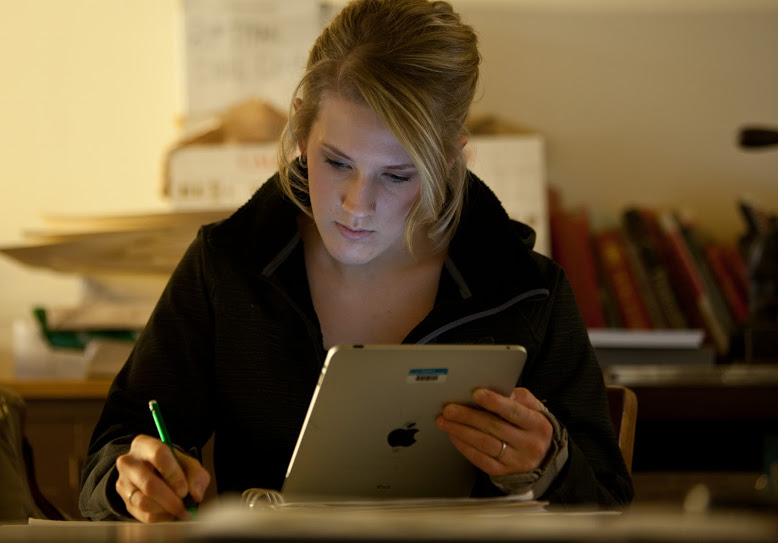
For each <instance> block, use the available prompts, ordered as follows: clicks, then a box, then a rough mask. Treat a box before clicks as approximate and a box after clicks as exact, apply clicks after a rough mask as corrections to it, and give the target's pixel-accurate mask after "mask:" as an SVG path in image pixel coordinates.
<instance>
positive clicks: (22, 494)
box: [0, 387, 65, 524]
mask: <svg viewBox="0 0 778 543" xmlns="http://www.w3.org/2000/svg"><path fill="white" fill-rule="evenodd" d="M25 407H26V406H25V404H24V400H23V399H22V398H21V397H20V396H19V395H18V394H16V393H15V392H13V391H12V390H9V389H6V388H3V387H0V481H2V484H0V524H9V523H26V522H27V520H28V519H29V518H39V519H49V520H65V516H64V515H63V514H62V512H61V511H60V510H59V509H58V508H56V507H55V506H54V505H53V504H52V503H51V502H49V501H48V500H47V499H46V497H45V496H44V495H43V494H42V493H41V491H40V489H39V488H38V483H37V481H36V478H35V464H34V462H33V457H32V447H31V446H30V443H29V441H28V440H27V436H26V435H25V432H24V423H25Z"/></svg>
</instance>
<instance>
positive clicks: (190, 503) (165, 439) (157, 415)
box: [149, 400, 197, 517]
mask: <svg viewBox="0 0 778 543" xmlns="http://www.w3.org/2000/svg"><path fill="white" fill-rule="evenodd" d="M149 409H151V416H152V417H154V423H155V424H156V425H157V432H159V439H161V440H162V443H164V444H165V445H167V446H168V447H170V452H172V453H173V458H175V459H176V462H178V456H176V448H175V447H174V446H173V441H172V440H171V439H170V434H169V433H168V431H167V426H166V425H165V420H164V419H163V418H162V411H161V410H160V409H159V404H158V403H157V400H151V401H150V402H149ZM179 464H180V463H179ZM184 506H185V507H186V510H187V511H189V514H190V515H192V517H195V516H197V502H195V501H194V498H193V497H192V495H191V494H187V495H186V497H185V498H184Z"/></svg>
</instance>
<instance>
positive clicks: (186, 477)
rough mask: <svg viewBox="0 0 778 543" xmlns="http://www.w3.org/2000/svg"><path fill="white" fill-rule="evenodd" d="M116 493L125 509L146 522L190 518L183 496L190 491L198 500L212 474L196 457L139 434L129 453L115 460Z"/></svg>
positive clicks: (199, 500)
mask: <svg viewBox="0 0 778 543" xmlns="http://www.w3.org/2000/svg"><path fill="white" fill-rule="evenodd" d="M116 469H117V470H118V472H119V478H118V479H117V480H116V492H118V493H119V496H121V498H122V500H124V503H125V505H126V506H127V511H128V512H129V513H130V514H131V515H132V516H133V517H135V518H136V519H138V520H140V521H141V522H145V523H152V522H162V521H171V520H175V519H188V518H190V515H189V512H188V511H187V510H186V507H184V502H183V498H185V497H186V495H187V494H191V496H192V498H194V500H195V501H196V502H198V503H199V502H201V501H202V499H203V496H204V495H205V489H206V488H207V487H208V484H209V483H210V481H211V475H210V474H209V473H208V471H207V470H206V469H205V468H203V466H202V465H201V464H200V462H198V461H197V460H196V459H194V458H192V457H191V456H188V455H186V454H183V453H180V452H178V453H177V454H176V456H173V452H172V451H171V450H170V447H169V446H167V445H165V444H164V443H162V441H160V440H159V439H157V438H155V437H151V436H147V435H139V436H137V437H135V439H133V440H132V444H131V445H130V452H129V453H127V454H123V455H122V456H120V457H119V458H117V459H116Z"/></svg>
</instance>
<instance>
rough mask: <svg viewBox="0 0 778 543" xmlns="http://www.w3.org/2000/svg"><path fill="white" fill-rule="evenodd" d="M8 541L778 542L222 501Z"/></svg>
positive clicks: (728, 525) (624, 521) (548, 520)
mask: <svg viewBox="0 0 778 543" xmlns="http://www.w3.org/2000/svg"><path fill="white" fill-rule="evenodd" d="M0 540H2V541H9V542H15V541H55V542H56V541H87V542H88V541H108V540H110V541H116V542H118V543H121V542H124V541H127V542H130V541H159V542H166V541H194V542H211V541H212V542H216V541H219V542H222V541H298V542H299V541H311V542H316V541H327V542H334V541H352V542H353V541H382V542H387V541H405V542H409V541H417V542H421V541H427V542H430V541H437V542H442V541H449V542H462V541H479V542H492V541H493V542H497V541H500V542H504V541H545V542H568V541H570V542H572V541H577V542H589V541H592V542H594V541H598V542H609V541H613V542H626V541H635V542H643V543H646V542H652V541H657V542H659V541H661V542H708V541H710V542H714V541H715V542H724V541H726V542H730V541H738V542H776V541H778V521H776V516H775V511H772V512H769V513H765V512H762V513H758V512H753V511H734V510H733V511H730V510H726V511H714V512H710V511H704V510H702V511H697V512H694V511H688V512H683V511H680V510H678V509H669V508H668V509H658V508H652V509H640V508H634V507H633V508H632V510H630V511H629V512H627V513H624V514H618V513H603V512H599V513H597V512H546V511H539V510H537V509H534V508H524V510H522V508H521V507H519V508H517V509H512V508H511V507H510V506H496V507H492V506H486V507H481V506H477V507H469V506H463V507H457V506H450V507H441V508H431V509H430V508H421V509H406V510H393V509H388V510H383V509H375V508H374V509H361V510H360V509H359V508H357V509H351V508H348V507H343V506H338V507H329V508H328V507H324V508H321V507H319V508H309V507H304V508H296V507H294V508H284V509H272V510H270V509H263V510H255V511H249V510H246V509H244V508H237V507H235V506H229V507H223V506H219V507H217V508H216V509H215V510H211V511H209V512H203V514H202V515H201V516H200V518H199V519H198V520H196V521H190V522H186V523H168V524H161V525H156V526H146V525H142V524H139V523H116V522H94V523H90V522H64V523H63V522H46V521H43V522H40V521H38V522H36V523H33V524H29V525H18V526H11V525H9V526H0Z"/></svg>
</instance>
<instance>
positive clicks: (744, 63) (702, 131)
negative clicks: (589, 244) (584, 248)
mask: <svg viewBox="0 0 778 543" xmlns="http://www.w3.org/2000/svg"><path fill="white" fill-rule="evenodd" d="M536 3H537V2H521V3H520V4H521V6H518V7H517V6H515V5H514V6H508V5H507V2H506V1H503V2H495V1H492V2H486V4H485V5H479V6H478V7H477V8H475V7H472V8H471V7H470V6H468V7H467V8H466V10H465V13H466V14H467V15H468V19H469V20H470V22H471V23H472V24H473V25H474V26H475V27H476V28H477V29H480V31H481V38H482V51H483V56H484V86H483V98H482V99H481V101H480V103H478V104H477V105H476V108H478V109H483V110H487V111H500V112H502V113H503V114H504V115H505V116H507V117H509V118H511V119H512V120H514V121H517V122H519V123H521V124H523V125H525V126H527V127H528V128H531V129H534V130H537V131H539V132H541V133H542V134H544V136H545V137H546V138H547V150H548V157H547V160H548V179H549V182H551V183H553V184H555V185H557V186H558V187H559V188H560V189H561V192H562V194H563V196H564V198H565V201H567V202H568V203H570V204H581V203H584V204H587V205H589V206H590V208H591V211H592V215H593V216H594V219H595V222H596V223H597V224H599V225H602V224H605V223H607V222H609V221H613V220H615V219H616V218H617V216H618V214H619V213H620V211H621V210H622V208H623V206H624V205H625V204H628V203H642V204H653V205H659V206H676V207H681V208H685V209H686V210H688V211H690V212H691V213H693V214H694V215H695V216H696V217H697V218H698V220H699V223H700V225H701V226H702V227H703V228H704V229H705V230H707V231H709V232H710V233H711V235H714V236H716V237H719V238H731V237H734V236H736V235H738V234H739V233H740V232H741V230H742V228H743V223H742V221H741V219H740V217H739V215H738V213H737V209H736V205H735V201H736V199H737V198H738V197H739V196H740V195H744V194H749V195H751V196H752V197H753V198H754V199H755V200H757V201H758V202H760V203H762V204H763V205H765V206H768V207H770V208H772V209H773V210H775V211H778V148H772V149H773V150H771V151H763V152H757V153H754V152H744V151H742V150H740V149H738V147H737V146H736V144H735V142H736V138H737V132H738V129H739V128H740V127H741V126H742V125H744V124H746V123H762V124H768V125H770V126H772V127H773V128H778V2H759V3H757V2H747V1H744V2H730V3H727V2H710V3H708V4H704V3H699V2H688V1H687V2H684V1H678V2H674V3H672V4H667V3H664V2H657V3H655V4H652V3H650V2H649V3H645V2H627V1H626V0H625V1H622V2H620V4H619V5H621V6H631V9H627V8H626V7H624V8H619V9H615V8H614V7H613V6H614V5H616V4H617V3H616V2H605V1H601V2H596V3H594V4H589V3H586V4H585V5H587V6H589V7H588V8H586V9H584V8H583V7H581V6H582V5H584V3H578V4H574V3H572V2H561V1H559V0H558V1H557V2H551V4H553V5H555V6H559V5H561V4H568V5H567V6H566V7H565V9H561V8H560V9H551V8H545V9H538V8H536V7H534V4H536ZM641 4H644V5H643V7H642V8H641V7H640V5H641ZM573 5H575V6H577V7H572V6H573ZM684 5H686V6H690V7H691V8H694V9H691V8H689V9H682V7H683V6H684ZM656 6H659V7H656Z"/></svg>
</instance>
